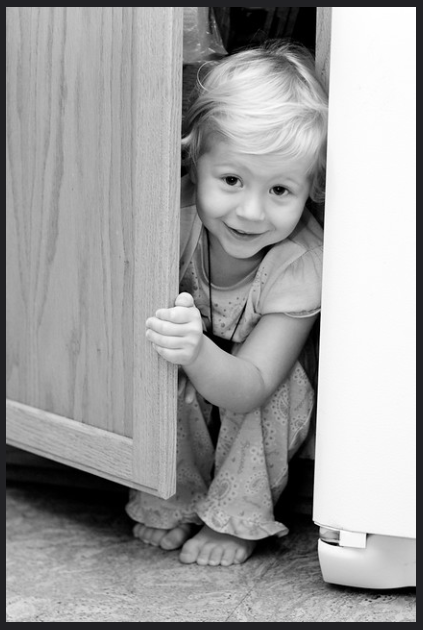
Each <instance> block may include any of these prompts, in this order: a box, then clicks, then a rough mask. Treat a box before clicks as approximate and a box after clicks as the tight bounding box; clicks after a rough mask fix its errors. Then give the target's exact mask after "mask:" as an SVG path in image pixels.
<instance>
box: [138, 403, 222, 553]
mask: <svg viewBox="0 0 423 630" xmlns="http://www.w3.org/2000/svg"><path fill="white" fill-rule="evenodd" d="M210 409H211V408H210V405H206V404H205V403H203V401H202V400H200V403H198V402H197V401H194V402H193V403H191V404H189V405H188V404H186V403H185V402H184V401H183V400H182V399H181V400H179V403H178V435H177V492H176V494H175V495H174V496H173V497H171V498H170V499H168V500H165V499H161V498H159V497H155V496H153V495H150V494H147V493H145V492H140V491H137V490H131V491H130V495H129V502H128V504H127V505H126V511H127V513H128V515H129V516H130V517H131V518H132V519H133V520H134V521H136V522H137V524H136V525H135V526H134V528H133V533H134V536H135V537H136V538H139V539H140V540H142V541H143V542H145V543H147V544H150V545H153V546H159V547H161V548H162V549H167V550H171V549H178V548H179V547H181V546H182V545H183V544H184V542H185V541H186V540H187V539H188V538H190V537H191V536H192V535H193V534H194V533H195V532H196V531H198V528H199V525H201V524H202V522H201V520H200V518H199V517H198V515H197V513H196V504H197V502H198V500H199V499H200V498H202V497H203V496H205V495H206V494H207V491H208V488H209V485H210V482H211V471H212V468H213V464H214V445H213V443H212V440H211V438H210V433H209V427H208V423H209V422H210Z"/></svg>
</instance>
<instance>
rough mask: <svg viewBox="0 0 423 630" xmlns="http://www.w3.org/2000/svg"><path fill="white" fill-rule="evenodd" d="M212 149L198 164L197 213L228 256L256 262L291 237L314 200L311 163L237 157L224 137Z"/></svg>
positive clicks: (196, 182)
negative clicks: (309, 200)
mask: <svg viewBox="0 0 423 630" xmlns="http://www.w3.org/2000/svg"><path fill="white" fill-rule="evenodd" d="M214 138H216V136H215V137H214ZM208 145H209V146H208V147H207V150H206V152H205V153H203V154H202V155H201V157H200V158H199V160H198V162H197V165H196V172H195V184H196V202H197V211H198V214H199V216H200V219H201V220H202V222H203V224H204V225H205V227H206V228H207V229H208V230H209V232H210V234H212V235H213V236H215V237H216V238H217V239H218V241H219V243H220V245H221V246H222V247H223V249H224V250H225V251H226V253H227V254H229V255H230V256H232V257H234V258H252V257H253V256H255V255H257V254H258V253H259V252H260V251H261V250H262V249H263V248H265V247H268V246H269V245H274V244H275V243H279V242H280V241H283V240H284V239H285V238H287V237H288V236H289V235H290V234H291V232H292V231H293V230H294V228H295V226H296V225H297V223H298V221H299V220H300V218H301V215H302V213H303V209H304V205H305V203H306V201H307V198H308V196H309V192H310V176H309V175H308V174H307V173H308V168H309V166H310V162H309V161H308V160H306V159H301V158H299V159H293V160H284V159H281V158H279V157H275V156H274V155H264V156H263V155H252V154H243V153H237V152H236V151H235V149H234V148H233V146H232V145H231V143H230V142H229V141H226V140H223V139H221V138H220V139H216V140H215V142H209V143H208Z"/></svg>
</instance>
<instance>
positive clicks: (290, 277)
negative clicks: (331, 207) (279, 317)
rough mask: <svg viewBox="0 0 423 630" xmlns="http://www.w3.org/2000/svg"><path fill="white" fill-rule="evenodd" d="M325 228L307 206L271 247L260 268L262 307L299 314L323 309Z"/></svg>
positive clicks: (264, 311)
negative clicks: (292, 227)
mask: <svg viewBox="0 0 423 630" xmlns="http://www.w3.org/2000/svg"><path fill="white" fill-rule="evenodd" d="M322 265H323V230H322V228H321V226H320V225H319V223H318V222H317V221H316V219H315V218H314V217H313V216H312V215H311V214H310V212H309V211H308V210H306V211H305V212H304V214H303V216H302V218H301V220H300V222H299V223H298V225H297V227H296V229H295V230H294V232H293V233H292V234H291V235H290V236H289V238H287V239H286V240H285V241H283V242H282V243H279V244H277V245H275V246H274V247H272V249H271V250H270V251H269V252H268V253H267V255H266V256H265V258H264V259H263V262H262V265H261V269H260V285H261V286H260V299H259V309H260V311H261V313H262V314H265V313H269V312H284V313H287V314H290V315H293V316H297V317H304V316H309V315H313V314H315V313H317V312H318V311H319V310H320V299H321V282H322Z"/></svg>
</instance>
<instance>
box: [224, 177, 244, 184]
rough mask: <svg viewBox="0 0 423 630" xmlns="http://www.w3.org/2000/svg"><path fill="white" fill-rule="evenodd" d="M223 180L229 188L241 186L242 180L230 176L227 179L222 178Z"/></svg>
mask: <svg viewBox="0 0 423 630" xmlns="http://www.w3.org/2000/svg"><path fill="white" fill-rule="evenodd" d="M222 179H223V181H224V182H225V184H227V185H228V186H238V185H240V184H241V180H240V179H239V177H235V175H228V176H226V177H222Z"/></svg>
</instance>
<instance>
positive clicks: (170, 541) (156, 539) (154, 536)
mask: <svg viewBox="0 0 423 630" xmlns="http://www.w3.org/2000/svg"><path fill="white" fill-rule="evenodd" d="M196 529H198V525H194V523H181V524H180V525H178V526H177V527H173V528H172V529H160V528H158V527H147V525H144V524H143V523H137V524H136V525H135V527H134V528H133V530H132V532H133V534H134V536H135V538H139V539H140V540H142V542H144V543H146V544H147V545H152V546H153V547H161V548H162V549H165V550H166V551H172V550H173V549H179V547H182V545H183V544H184V542H185V541H186V540H188V538H190V537H191V536H192V535H193V533H194V531H195V530H196Z"/></svg>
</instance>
